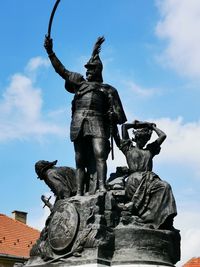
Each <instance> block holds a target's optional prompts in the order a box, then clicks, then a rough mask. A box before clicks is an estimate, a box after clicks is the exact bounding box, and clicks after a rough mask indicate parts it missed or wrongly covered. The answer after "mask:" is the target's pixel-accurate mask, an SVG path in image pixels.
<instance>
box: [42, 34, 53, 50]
mask: <svg viewBox="0 0 200 267" xmlns="http://www.w3.org/2000/svg"><path fill="white" fill-rule="evenodd" d="M44 48H45V49H46V51H47V53H48V54H52V53H53V39H52V38H50V37H49V36H48V35H45V39H44Z"/></svg>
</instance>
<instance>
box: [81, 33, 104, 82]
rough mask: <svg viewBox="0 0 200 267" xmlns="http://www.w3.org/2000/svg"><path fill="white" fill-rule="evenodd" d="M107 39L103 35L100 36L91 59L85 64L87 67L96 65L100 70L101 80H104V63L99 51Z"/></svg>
mask: <svg viewBox="0 0 200 267" xmlns="http://www.w3.org/2000/svg"><path fill="white" fill-rule="evenodd" d="M104 41H105V38H104V37H103V36H101V37H98V38H97V41H96V43H95V45H94V48H93V51H92V56H91V58H90V59H89V61H88V62H87V63H86V64H85V68H86V69H89V68H91V67H96V68H97V70H98V72H99V77H98V78H99V81H100V82H103V77H102V70H103V64H102V62H101V59H100V57H99V53H100V51H101V45H102V43H103V42H104Z"/></svg>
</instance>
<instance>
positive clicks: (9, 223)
mask: <svg viewBox="0 0 200 267" xmlns="http://www.w3.org/2000/svg"><path fill="white" fill-rule="evenodd" d="M39 235H40V232H39V231H38V230H36V229H33V228H31V227H29V226H28V225H26V224H24V223H21V222H19V221H17V220H14V219H12V218H9V217H8V216H6V215H4V214H0V254H8V256H9V255H10V256H17V257H27V258H28V257H29V252H30V249H31V247H32V246H33V244H34V243H35V241H36V240H37V239H38V237H39Z"/></svg>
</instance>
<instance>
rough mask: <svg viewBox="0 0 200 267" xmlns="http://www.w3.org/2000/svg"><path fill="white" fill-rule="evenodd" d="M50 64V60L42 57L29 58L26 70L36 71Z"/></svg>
mask: <svg viewBox="0 0 200 267" xmlns="http://www.w3.org/2000/svg"><path fill="white" fill-rule="evenodd" d="M48 66H50V61H49V60H48V59H46V58H42V57H34V58H31V59H30V60H29V62H28V64H27V66H26V70H27V71H29V72H32V71H36V70H37V69H38V68H40V67H48Z"/></svg>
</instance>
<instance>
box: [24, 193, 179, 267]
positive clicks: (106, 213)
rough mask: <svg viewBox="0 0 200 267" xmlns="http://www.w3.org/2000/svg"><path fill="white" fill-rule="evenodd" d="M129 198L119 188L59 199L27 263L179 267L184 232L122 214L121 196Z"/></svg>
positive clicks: (35, 266) (31, 265)
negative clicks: (118, 204) (120, 210)
mask: <svg viewBox="0 0 200 267" xmlns="http://www.w3.org/2000/svg"><path fill="white" fill-rule="evenodd" d="M123 197H124V191H123V190H118V191H110V192H107V193H98V194H95V195H89V196H82V197H80V196H75V197H71V198H69V199H64V200H58V201H57V202H56V203H55V205H54V209H53V210H52V213H51V215H50V216H49V218H48V219H47V222H46V226H45V228H44V230H43V232H42V233H41V237H40V239H39V240H38V242H37V243H36V244H35V246H34V247H33V248H32V250H31V257H30V259H29V261H28V262H27V263H26V265H25V266H29V267H42V266H45V267H47V266H49V267H50V266H52V267H53V266H54V267H70V266H83V267H87V266H88V267H89V266H91V267H93V266H98V267H103V266H116V267H120V266H122V267H131V266H134V267H137V266H140V267H141V266H144V267H149V266H172V267H173V266H174V264H175V263H176V262H177V261H179V260H180V234H179V231H178V230H176V229H172V230H156V229H152V228H150V226H148V225H145V224H137V223H136V221H135V220H134V216H131V217H130V216H125V215H126V214H123V215H122V213H120V212H119V211H118V209H117V207H116V203H117V202H116V201H120V200H121V198H122V199H123ZM46 237H48V238H46Z"/></svg>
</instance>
